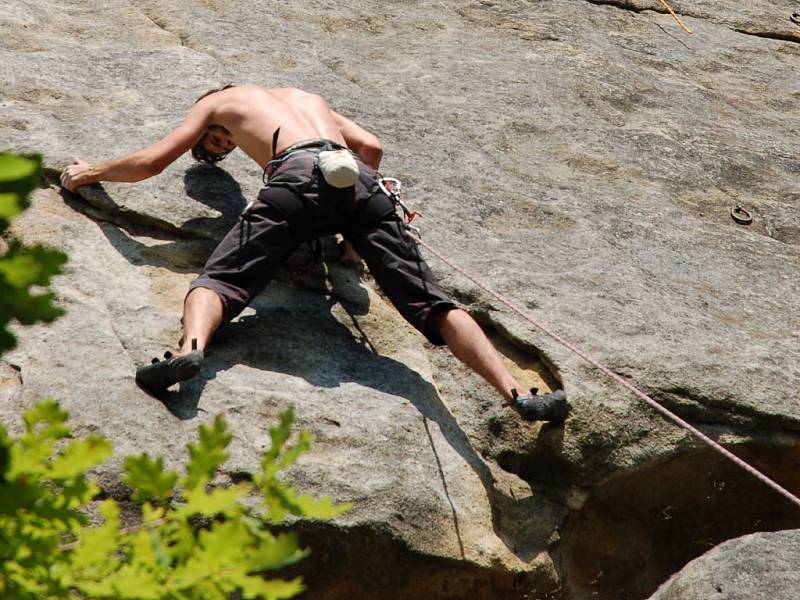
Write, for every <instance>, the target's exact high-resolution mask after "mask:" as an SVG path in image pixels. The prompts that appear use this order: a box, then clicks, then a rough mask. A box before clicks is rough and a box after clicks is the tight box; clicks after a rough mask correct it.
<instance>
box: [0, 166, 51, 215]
mask: <svg viewBox="0 0 800 600" xmlns="http://www.w3.org/2000/svg"><path fill="white" fill-rule="evenodd" d="M41 171H42V158H41V156H31V157H29V158H24V157H22V156H15V155H13V154H8V153H2V154H0V199H2V200H0V205H2V206H6V207H7V208H6V211H4V213H8V214H0V231H5V229H6V228H7V227H8V222H9V220H10V218H11V217H13V216H14V214H16V213H14V214H11V213H13V205H16V207H17V208H18V209H19V210H24V209H26V208H28V206H29V205H30V204H29V202H28V194H30V193H31V192H32V191H33V190H35V189H36V186H37V185H39V179H40V176H41ZM8 197H13V198H14V201H13V202H11V201H8V202H7V201H6V198H8ZM8 207H11V208H10V210H9V208H8ZM19 210H18V211H17V213H18V212H19Z"/></svg>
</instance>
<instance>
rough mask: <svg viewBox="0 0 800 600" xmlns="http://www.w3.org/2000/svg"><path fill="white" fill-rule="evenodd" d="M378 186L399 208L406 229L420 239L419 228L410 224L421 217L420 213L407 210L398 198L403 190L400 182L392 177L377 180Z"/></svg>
mask: <svg viewBox="0 0 800 600" xmlns="http://www.w3.org/2000/svg"><path fill="white" fill-rule="evenodd" d="M378 185H379V186H380V188H381V191H382V192H383V193H384V194H386V195H387V196H389V199H390V200H391V201H392V203H394V205H395V207H397V206H399V207H400V209H401V210H402V211H403V221H404V222H405V224H406V227H407V228H408V229H410V230H412V231H413V232H414V233H416V234H417V236H418V237H421V236H422V234H421V233H420V231H419V228H418V227H414V226H413V225H411V222H412V221H413V220H414V219H416V218H417V217H421V216H422V213H420V212H417V211H416V210H411V209H409V208H408V206H406V203H405V202H403V200H402V199H401V198H400V190H401V189H402V188H403V184H402V182H401V181H400V180H399V179H395V178H394V177H381V178H380V179H378Z"/></svg>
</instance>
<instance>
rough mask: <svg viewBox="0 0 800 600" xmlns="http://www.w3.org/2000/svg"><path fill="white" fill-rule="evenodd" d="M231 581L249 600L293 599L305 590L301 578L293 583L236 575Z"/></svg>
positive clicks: (292, 581)
mask: <svg viewBox="0 0 800 600" xmlns="http://www.w3.org/2000/svg"><path fill="white" fill-rule="evenodd" d="M234 578H235V579H234ZM231 579H233V580H234V581H235V583H236V585H237V587H239V588H240V589H241V590H242V594H243V596H244V597H245V598H246V599H247V600H250V599H252V598H263V600H283V599H284V598H292V597H294V596H296V595H297V594H299V593H301V592H302V591H303V590H305V586H304V585H303V580H302V579H301V578H299V577H297V578H295V579H292V580H291V581H284V580H283V579H262V578H261V577H258V576H252V575H239V574H235V575H234V576H233V577H231Z"/></svg>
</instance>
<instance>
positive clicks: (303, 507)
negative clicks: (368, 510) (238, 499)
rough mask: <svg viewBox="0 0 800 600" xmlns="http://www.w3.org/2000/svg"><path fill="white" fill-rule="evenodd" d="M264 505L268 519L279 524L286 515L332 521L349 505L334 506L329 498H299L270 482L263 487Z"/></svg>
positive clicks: (282, 485) (281, 484)
mask: <svg viewBox="0 0 800 600" xmlns="http://www.w3.org/2000/svg"><path fill="white" fill-rule="evenodd" d="M263 494H264V505H265V506H266V507H267V508H268V509H269V518H270V520H271V521H273V522H274V523H279V522H281V521H282V520H283V519H284V518H285V516H286V514H287V513H289V514H292V515H296V516H300V517H310V518H312V519H332V518H334V517H338V516H339V515H341V514H344V513H346V512H347V511H348V510H350V508H351V505H350V504H334V503H333V500H332V499H331V498H330V497H327V496H326V497H323V498H319V499H314V498H312V497H311V496H300V495H298V494H297V492H295V491H294V490H293V489H292V488H291V487H289V486H288V485H286V484H283V483H280V482H279V481H277V480H272V481H270V482H267V483H266V484H265V485H264V489H263Z"/></svg>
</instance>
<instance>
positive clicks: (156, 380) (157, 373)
mask: <svg viewBox="0 0 800 600" xmlns="http://www.w3.org/2000/svg"><path fill="white" fill-rule="evenodd" d="M202 364H203V351H202V350H197V343H196V340H192V351H191V352H189V354H184V355H183V356H173V354H172V353H171V352H169V351H168V352H165V353H164V360H159V359H157V358H154V359H153V360H152V363H151V364H149V365H145V366H143V367H139V368H138V369H137V370H136V383H138V384H139V385H140V386H141V387H143V388H144V389H146V390H147V391H149V392H152V393H155V394H158V393H160V392H163V391H165V390H166V389H167V388H168V387H170V386H171V385H174V384H176V383H178V382H179V381H186V380H187V379H191V378H192V377H194V376H195V375H197V374H198V373H199V372H200V366H201V365H202Z"/></svg>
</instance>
